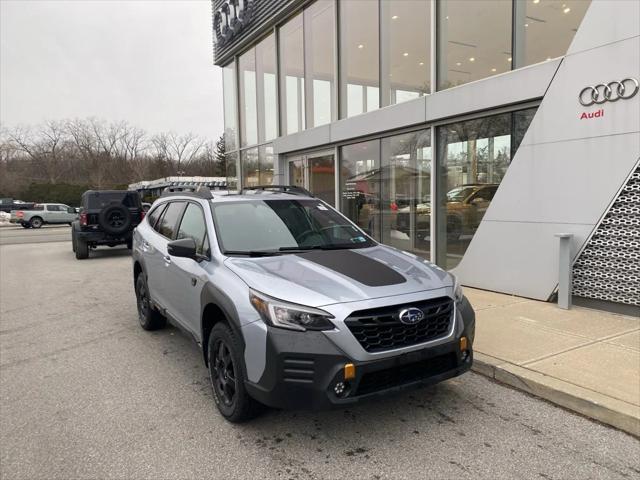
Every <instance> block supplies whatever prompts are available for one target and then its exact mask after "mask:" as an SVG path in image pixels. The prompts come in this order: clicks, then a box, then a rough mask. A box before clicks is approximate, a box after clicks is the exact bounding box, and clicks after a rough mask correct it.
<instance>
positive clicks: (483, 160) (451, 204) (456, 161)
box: [436, 109, 535, 269]
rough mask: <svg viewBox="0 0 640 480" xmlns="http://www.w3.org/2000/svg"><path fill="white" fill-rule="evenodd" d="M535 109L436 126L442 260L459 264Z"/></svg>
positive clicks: (448, 264) (446, 265)
mask: <svg viewBox="0 0 640 480" xmlns="http://www.w3.org/2000/svg"><path fill="white" fill-rule="evenodd" d="M534 112H535V109H530V110H524V111H521V112H515V113H505V114H501V115H494V116H491V117H486V118H480V119H476V120H469V121H466V122H460V123H454V124H451V125H446V126H443V127H439V128H438V164H439V172H438V177H437V182H438V183H437V186H438V188H437V196H438V199H437V209H438V210H437V212H436V224H437V227H438V231H437V234H438V244H437V246H438V247H437V248H438V252H437V258H438V262H437V263H438V264H439V265H440V266H442V267H443V268H446V269H450V268H453V267H455V266H456V265H458V263H459V262H460V260H461V258H462V256H463V255H464V253H465V251H466V250H467V247H468V246H469V243H470V242H471V239H472V238H473V235H474V234H475V232H476V230H477V229H478V226H479V225H480V222H481V221H482V218H483V217H484V215H485V213H486V211H487V209H488V208H489V205H490V204H491V200H492V199H493V196H494V195H495V193H496V191H497V190H498V186H499V184H500V182H501V181H502V179H503V178H504V175H505V173H506V171H507V168H508V167H509V163H510V162H511V158H512V156H513V154H514V153H515V149H514V148H512V146H513V145H514V144H517V145H519V143H520V141H521V140H522V135H523V134H524V132H525V131H526V129H527V127H528V125H529V123H530V122H531V119H532V118H533V114H534Z"/></svg>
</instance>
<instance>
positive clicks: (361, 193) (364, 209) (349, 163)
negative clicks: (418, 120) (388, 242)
mask: <svg viewBox="0 0 640 480" xmlns="http://www.w3.org/2000/svg"><path fill="white" fill-rule="evenodd" d="M340 150H341V156H340V210H341V211H342V213H344V214H345V215H346V216H347V217H349V218H350V219H351V220H352V221H353V222H354V223H356V224H358V226H359V227H360V228H362V229H363V230H364V231H365V232H367V233H368V234H369V235H371V236H372V237H374V238H376V239H379V238H380V220H379V213H380V141H379V140H373V141H370V142H362V143H356V144H353V145H346V146H344V147H342V148H341V149H340Z"/></svg>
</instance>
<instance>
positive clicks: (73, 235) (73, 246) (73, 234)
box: [71, 225, 76, 253]
mask: <svg viewBox="0 0 640 480" xmlns="http://www.w3.org/2000/svg"><path fill="white" fill-rule="evenodd" d="M71 249H72V250H73V253H75V252H76V229H75V228H74V227H73V225H72V226H71Z"/></svg>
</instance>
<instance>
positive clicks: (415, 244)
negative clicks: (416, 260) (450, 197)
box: [382, 130, 433, 259]
mask: <svg viewBox="0 0 640 480" xmlns="http://www.w3.org/2000/svg"><path fill="white" fill-rule="evenodd" d="M432 158H433V157H432V152H431V132H430V131H429V130H421V131H418V132H411V133H406V134H403V135H396V136H393V137H388V138H383V139H382V192H383V194H382V243H386V244H387V245H391V246H393V247H396V248H399V249H401V250H406V251H413V252H415V253H417V254H419V255H420V256H422V257H424V258H426V259H429V258H430V245H431V241H430V233H431V228H430V227H431V218H430V214H431V165H432Z"/></svg>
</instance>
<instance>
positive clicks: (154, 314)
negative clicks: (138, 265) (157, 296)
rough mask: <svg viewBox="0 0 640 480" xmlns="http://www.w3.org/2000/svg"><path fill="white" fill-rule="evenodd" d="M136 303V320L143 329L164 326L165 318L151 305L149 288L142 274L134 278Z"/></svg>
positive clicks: (155, 328) (156, 328) (154, 328)
mask: <svg viewBox="0 0 640 480" xmlns="http://www.w3.org/2000/svg"><path fill="white" fill-rule="evenodd" d="M136 304H137V307H138V321H139V322H140V326H141V327H142V328H144V329H145V330H158V329H159V328H162V327H164V326H165V323H166V320H165V318H164V317H163V316H162V315H161V314H160V312H158V311H157V310H156V309H155V308H153V306H152V305H151V300H150V299H149V289H148V287H147V282H146V280H145V277H144V274H143V273H140V274H138V278H136Z"/></svg>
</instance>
